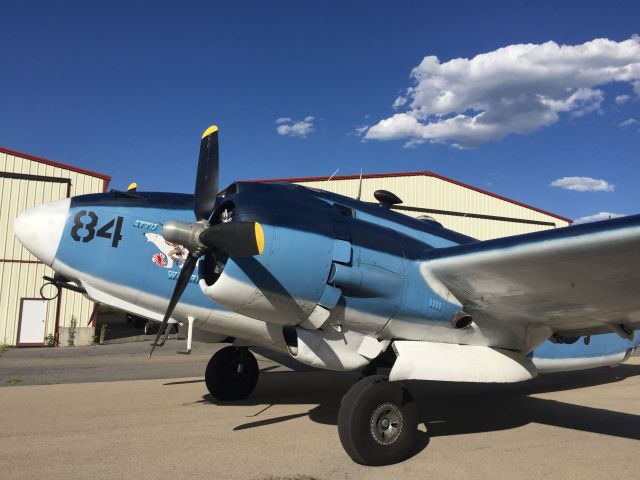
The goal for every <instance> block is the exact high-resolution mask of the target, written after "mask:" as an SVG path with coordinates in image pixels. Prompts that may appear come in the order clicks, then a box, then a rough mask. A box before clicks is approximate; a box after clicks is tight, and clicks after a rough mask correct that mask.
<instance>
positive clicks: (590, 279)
mask: <svg viewBox="0 0 640 480" xmlns="http://www.w3.org/2000/svg"><path fill="white" fill-rule="evenodd" d="M426 265H427V268H428V269H429V270H431V272H432V273H433V274H434V275H435V276H436V277H437V278H439V279H440V280H441V281H442V282H443V283H444V284H445V285H447V287H448V288H449V289H450V290H451V292H452V293H453V294H454V295H456V297H457V298H458V299H459V300H460V301H461V302H462V303H463V305H464V307H465V310H466V311H467V312H468V313H470V314H471V315H472V316H475V317H479V318H491V319H493V320H495V321H498V322H504V323H509V324H513V323H520V324H531V323H536V324H544V325H547V326H549V327H550V328H551V329H552V330H553V331H554V332H556V333H559V334H564V335H588V334H596V333H607V332H611V331H612V330H613V331H618V332H619V333H622V331H621V328H620V325H623V329H624V328H630V329H634V328H640V215H637V216H633V217H625V218H622V219H616V220H609V221H604V222H597V223H594V224H586V225H579V226H573V227H567V228H561V229H557V230H550V231H545V232H537V233H534V234H527V235H519V236H515V237H509V238H505V239H497V240H490V241H487V242H477V243H472V244H468V245H461V246H458V247H452V248H448V249H442V250H438V251H435V252H434V254H433V258H432V259H430V260H428V261H427V263H426Z"/></svg>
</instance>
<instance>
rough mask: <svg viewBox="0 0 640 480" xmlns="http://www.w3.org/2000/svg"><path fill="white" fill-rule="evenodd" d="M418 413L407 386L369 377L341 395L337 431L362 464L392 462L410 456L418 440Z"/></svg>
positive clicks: (381, 377)
mask: <svg viewBox="0 0 640 480" xmlns="http://www.w3.org/2000/svg"><path fill="white" fill-rule="evenodd" d="M417 432H418V414H417V410H416V407H415V403H414V402H413V399H412V398H411V395H410V394H409V392H408V390H407V389H406V388H404V387H403V386H402V385H400V384H399V383H396V382H388V381H386V378H385V377H383V376H381V375H375V376H371V377H366V378H363V379H362V380H360V381H359V382H358V383H356V384H355V385H354V386H353V387H351V389H350V390H349V391H348V392H347V394H346V395H345V396H344V397H343V398H342V402H341V404H340V411H339V413H338V435H339V436H340V442H341V443H342V446H343V448H344V449H345V451H346V452H347V454H348V455H349V456H350V457H351V458H352V459H353V461H354V462H356V463H360V464H362V465H390V464H392V463H397V462H400V461H402V460H405V459H406V458H408V457H409V456H410V455H411V453H412V452H413V449H414V446H415V444H416V441H417Z"/></svg>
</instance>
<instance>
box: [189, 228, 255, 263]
mask: <svg viewBox="0 0 640 480" xmlns="http://www.w3.org/2000/svg"><path fill="white" fill-rule="evenodd" d="M200 241H201V242H202V243H203V244H204V245H206V246H207V247H209V248H213V247H217V248H219V249H220V250H222V251H223V252H225V253H226V254H227V255H229V256H231V257H249V256H252V255H260V254H261V253H262V251H263V250H264V232H263V231H262V225H260V224H259V223H258V222H227V223H217V224H215V225H212V226H211V227H209V228H207V229H206V230H205V231H204V232H202V234H201V235H200Z"/></svg>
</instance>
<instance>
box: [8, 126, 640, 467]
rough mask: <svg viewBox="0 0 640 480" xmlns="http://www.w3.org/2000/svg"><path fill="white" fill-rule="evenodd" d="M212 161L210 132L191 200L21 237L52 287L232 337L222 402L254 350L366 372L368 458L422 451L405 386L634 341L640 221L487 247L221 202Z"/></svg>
mask: <svg viewBox="0 0 640 480" xmlns="http://www.w3.org/2000/svg"><path fill="white" fill-rule="evenodd" d="M218 163H219V162H218V129H217V127H215V126H212V127H210V128H209V129H207V130H206V131H205V132H204V135H203V136H202V140H201V146H200V158H199V162H198V170H197V178H196V184H195V193H194V195H185V194H175V193H151V192H137V191H135V192H133V191H128V192H119V191H112V192H110V193H103V194H94V195H83V196H78V197H73V198H70V199H65V200H60V201H57V202H53V203H49V204H45V205H42V206H40V207H36V208H34V209H31V210H28V211H26V212H24V213H22V214H21V215H19V216H18V218H17V219H16V221H15V233H16V235H17V237H18V238H19V240H20V241H21V242H22V243H23V244H24V245H25V247H26V248H27V249H29V250H30V251H31V252H32V253H33V254H34V255H35V256H36V257H38V258H39V259H40V260H42V261H43V262H44V263H46V264H47V265H50V266H51V267H52V268H53V269H54V271H55V272H56V277H55V282H56V284H57V285H59V286H61V287H72V288H75V289H79V290H81V291H83V292H86V295H88V296H89V297H90V298H91V299H93V300H95V301H96V302H100V303H103V304H107V305H111V306H113V307H117V308H120V309H122V310H125V311H128V312H131V313H134V314H137V315H141V316H144V317H147V318H150V319H153V320H156V321H162V322H163V324H166V323H167V322H169V321H172V322H181V323H185V325H186V324H188V325H189V335H188V341H189V342H190V340H191V335H192V332H193V328H195V329H196V330H197V331H200V332H206V333H207V334H209V338H210V340H211V341H215V342H229V343H230V345H229V346H227V347H225V348H223V349H221V350H218V351H217V352H216V353H215V355H213V357H212V358H211V360H210V361H209V364H208V365H207V367H206V370H205V382H206V386H207V388H208V390H209V391H210V392H211V394H212V395H213V396H214V397H215V398H217V399H219V400H238V399H243V398H246V397H247V396H249V395H250V394H251V392H252V391H253V389H254V387H255V386H256V383H257V380H258V365H257V362H256V359H255V357H254V355H253V354H252V353H251V351H250V350H249V347H262V348H265V349H269V350H271V351H275V352H280V353H283V354H287V355H290V356H291V357H293V358H294V359H296V360H298V361H299V362H301V363H303V364H307V365H311V366H313V367H318V368H324V369H331V370H337V371H358V370H359V371H362V372H364V373H365V376H364V377H363V378H362V379H361V380H360V381H359V382H357V383H356V384H355V385H354V386H353V387H352V388H351V389H350V390H349V391H348V393H347V394H346V395H345V396H344V397H343V399H342V402H341V405H340V410H339V416H338V433H339V437H340V440H341V442H342V445H343V447H344V448H345V450H346V452H347V453H348V454H349V455H350V456H351V458H352V459H353V460H354V461H356V462H358V463H361V464H367V465H381V464H389V463H394V462H398V461H401V460H402V459H404V458H406V457H407V456H409V455H410V454H411V452H412V450H413V447H414V442H415V441H416V439H417V434H418V431H417V428H418V416H417V412H416V406H415V404H414V401H413V400H412V396H411V392H410V391H409V390H408V388H407V387H406V382H404V381H407V380H439V381H451V382H519V381H525V380H528V379H531V378H533V377H535V376H536V375H537V374H538V373H541V372H547V371H561V370H572V369H583V368H590V367H597V366H604V365H615V364H618V363H621V362H622V361H624V360H625V359H627V358H628V357H629V356H630V355H631V353H632V352H633V350H634V348H635V347H636V346H637V345H638V339H634V330H635V329H637V328H640V295H639V293H640V248H639V247H640V215H638V216H631V217H625V218H620V219H614V220H609V221H604V222H598V223H592V224H584V225H578V226H572V227H566V228H559V229H555V230H548V231H543V232H537V233H532V234H526V235H518V236H514V237H508V238H502V239H497V240H489V241H476V240H474V239H473V238H470V237H467V236H465V235H461V234H459V233H456V232H454V231H451V230H448V229H446V228H444V227H442V226H441V225H440V224H438V223H437V222H435V221H428V220H427V221H425V220H420V219H414V218H410V217H408V216H405V215H403V214H401V213H398V212H396V211H393V210H392V209H390V208H389V206H390V205H392V204H394V203H396V202H397V201H398V199H397V197H395V196H394V195H393V194H391V193H390V192H384V191H380V192H378V195H377V197H378V199H379V200H380V205H377V204H372V203H366V202H361V201H359V200H357V199H351V198H347V197H344V196H341V195H336V194H333V193H329V192H326V191H322V190H317V189H310V188H305V187H302V186H298V185H290V184H268V183H260V182H237V183H234V184H232V185H230V186H229V187H227V188H226V189H225V190H223V191H222V192H219V191H218ZM194 215H195V218H194ZM196 268H197V271H196ZM194 272H195V273H194ZM163 326H164V325H163ZM162 331H163V329H162V328H160V330H159V331H158V336H157V337H156V338H155V341H154V342H153V344H152V350H151V351H152V352H153V348H155V347H156V346H159V345H161V344H162V343H163V342H164V340H163V339H162V337H161V333H162ZM387 369H390V371H389V374H388V375H387V376H385V375H377V374H376V373H377V372H378V371H385V372H386V371H387Z"/></svg>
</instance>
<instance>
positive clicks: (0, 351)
mask: <svg viewBox="0 0 640 480" xmlns="http://www.w3.org/2000/svg"><path fill="white" fill-rule="evenodd" d="M7 348H9V347H8V346H7V345H5V344H4V343H0V357H1V356H2V355H4V352H6V351H7Z"/></svg>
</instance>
